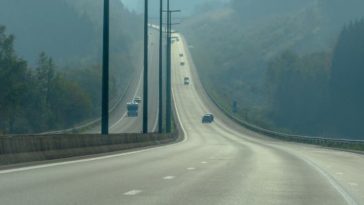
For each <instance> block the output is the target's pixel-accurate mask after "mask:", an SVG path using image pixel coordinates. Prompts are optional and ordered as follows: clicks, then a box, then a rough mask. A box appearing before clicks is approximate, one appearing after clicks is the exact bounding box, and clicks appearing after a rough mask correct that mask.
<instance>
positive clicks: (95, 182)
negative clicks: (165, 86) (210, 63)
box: [0, 36, 364, 205]
mask: <svg viewBox="0 0 364 205" xmlns="http://www.w3.org/2000/svg"><path fill="white" fill-rule="evenodd" d="M180 38H181V41H180V42H178V43H175V44H173V51H174V52H173V54H174V55H173V83H172V86H173V96H174V102H175V108H176V111H177V115H178V118H179V121H180V123H181V126H182V128H183V132H184V133H185V136H186V139H185V140H184V141H183V142H181V143H178V144H173V145H169V146H163V147H158V148H152V149H147V150H143V151H139V152H134V153H130V154H122V155H117V156H110V157H106V158H98V159H92V160H84V161H78V162H70V163H63V164H60V165H57V164H55V165H54V166H48V167H43V168H34V169H32V168H31V167H30V168H29V169H27V170H24V171H16V170H14V171H11V170H8V172H4V173H1V172H0V199H1V202H2V203H3V204H10V205H12V204H37V205H40V204H56V205H57V204H62V205H63V204H90V205H93V204H95V205H96V204H105V205H107V204H112V205H113V204H115V205H116V204H143V205H144V204H158V205H159V204H177V205H178V204H199V205H200V204H209V205H210V204H212V205H213V204H223V205H225V204H264V205H265V204H279V205H285V204H287V205H288V204H289V205H292V204H320V205H321V204H328V205H336V204H338V205H339V204H344V205H345V204H353V205H355V204H363V202H364V200H363V198H362V194H360V193H364V192H363V190H364V188H363V184H362V183H363V182H362V181H363V179H362V176H361V174H362V173H363V167H364V158H363V156H362V155H358V154H354V153H348V152H342V151H337V150H328V149H323V148H320V147H316V146H311V145H304V144H296V143H288V142H281V141H278V140H274V139H270V138H267V137H265V136H261V135H258V134H256V133H253V132H251V131H248V130H246V129H244V128H242V127H240V126H238V125H236V124H235V123H234V122H232V121H231V120H229V119H228V118H226V117H224V115H223V114H222V113H221V112H219V111H218V109H216V107H214V106H213V104H212V103H211V102H209V100H208V98H207V97H206V96H205V95H204V94H203V90H202V89H201V86H200V82H199V80H198V76H197V75H196V73H195V68H194V65H193V61H192V58H190V54H189V52H188V49H187V47H186V46H185V45H186V44H185V43H184V40H183V38H182V37H181V36H180ZM180 52H185V57H184V58H183V61H185V62H186V64H185V66H180V64H179V63H180V61H181V58H180V57H179V55H178V54H179V53H180ZM185 76H190V77H192V78H191V79H192V80H191V84H190V85H189V86H185V85H184V84H183V78H184V77H185ZM206 112H212V113H214V114H215V115H216V117H217V119H216V122H214V123H212V124H206V125H203V124H201V116H202V115H203V114H204V113H206ZM340 173H341V174H340ZM355 184H356V185H355Z"/></svg>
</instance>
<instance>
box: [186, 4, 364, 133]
mask: <svg viewBox="0 0 364 205" xmlns="http://www.w3.org/2000/svg"><path fill="white" fill-rule="evenodd" d="M363 6H364V2H358V1H355V0H350V1H345V2H344V1H340V0H335V1H331V0H330V1H329V0H309V1H299V0H294V1H292V0H277V1H274V2H272V1H269V0H254V1H253V0H235V1H232V2H231V4H230V5H227V6H225V7H221V8H218V9H212V10H209V11H207V12H204V13H202V14H199V15H195V16H193V17H191V18H190V19H189V20H187V21H186V22H184V25H183V27H181V29H182V30H183V32H184V33H185V34H186V37H187V39H188V40H189V43H190V44H191V45H193V49H192V53H193V55H194V57H195V61H196V64H197V67H198V69H199V72H200V74H201V75H200V76H201V77H202V81H203V84H204V86H205V87H206V88H207V89H208V90H209V92H210V95H211V96H213V97H214V98H215V100H216V101H217V102H218V103H220V104H221V105H222V106H223V107H224V108H225V109H226V110H228V111H231V105H232V102H233V101H234V100H236V101H238V104H239V112H238V113H237V114H236V115H237V117H239V118H241V119H242V120H246V121H249V122H251V123H254V124H257V125H259V126H262V127H266V128H269V129H279V130H282V131H285V132H291V133H299V134H310V135H321V134H323V133H326V130H322V129H321V130H320V128H322V127H323V126H320V125H317V126H315V128H313V129H310V127H312V126H310V125H309V124H307V123H311V124H312V123H313V122H317V121H315V120H311V118H312V117H314V116H307V118H306V119H305V120H306V122H307V123H306V124H300V122H299V120H298V121H297V122H296V121H295V119H293V118H292V115H283V114H282V115H280V116H275V115H274V113H276V111H277V110H275V108H276V107H275V106H276V105H277V103H276V102H278V101H277V100H280V99H277V98H279V97H280V95H278V93H276V90H274V89H273V90H272V89H271V88H274V87H276V85H274V82H273V81H271V80H270V73H272V69H277V67H274V66H273V67H272V66H270V65H271V63H272V61H275V60H277V58H279V56H281V55H284V53H286V52H287V51H289V52H291V53H294V55H297V56H298V58H301V57H302V60H297V62H298V64H297V65H300V64H302V63H306V64H308V67H306V68H305V67H298V68H297V69H298V70H299V69H304V70H303V71H302V73H304V72H313V73H317V76H323V75H324V76H325V75H326V76H325V77H323V78H324V79H322V81H325V80H326V79H327V78H328V75H330V73H329V72H327V69H329V68H328V66H329V64H330V63H328V64H327V62H328V61H330V56H331V53H332V52H333V49H334V48H335V46H336V42H337V39H338V36H339V33H340V31H341V30H342V28H343V27H344V26H345V25H347V24H349V23H350V22H351V21H354V20H357V19H360V18H361V17H363V16H364V15H363V10H364V9H362V8H364V7H363ZM293 57H294V56H293ZM310 58H312V59H316V60H313V62H314V63H312V62H310ZM320 65H325V66H320ZM300 72H301V71H300ZM287 76H289V75H286V77H287ZM311 76H312V75H311ZM280 77H283V76H280ZM312 79H313V78H312ZM317 79H319V78H317ZM281 80H282V79H281ZM313 80H314V79H313ZM277 82H278V81H277ZM287 82H288V81H287ZM289 82H291V83H294V81H289ZM301 82H303V81H301ZM325 82H327V81H325ZM305 83H308V82H306V81H305ZM316 85H317V86H323V84H321V83H318V84H316ZM297 86H299V85H297ZM302 86H303V85H302ZM310 89H311V88H310ZM319 90H320V89H315V88H314V87H312V91H313V92H315V91H317V92H319ZM320 94H322V93H320ZM320 94H319V93H316V96H319V95H320ZM307 96H310V95H307ZM298 99H299V98H298ZM298 99H297V100H298ZM301 100H302V99H301ZM318 100H319V99H318ZM297 105H299V104H297ZM310 106H311V105H310ZM313 106H314V105H313ZM282 107H283V108H284V106H282ZM282 107H280V109H278V111H280V112H279V113H284V112H283V111H282V109H283V108H282ZM311 108H312V106H311V107H307V109H311ZM292 109H303V110H302V112H303V113H308V112H305V108H302V107H294V106H293V107H292ZM306 111H307V110H306ZM273 112H274V113H273ZM286 113H287V112H286ZM296 117H297V116H296Z"/></svg>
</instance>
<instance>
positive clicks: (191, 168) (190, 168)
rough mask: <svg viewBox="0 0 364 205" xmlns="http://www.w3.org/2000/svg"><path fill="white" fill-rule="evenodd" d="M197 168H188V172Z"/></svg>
mask: <svg viewBox="0 0 364 205" xmlns="http://www.w3.org/2000/svg"><path fill="white" fill-rule="evenodd" d="M195 169H196V168H194V167H188V168H187V170H195Z"/></svg>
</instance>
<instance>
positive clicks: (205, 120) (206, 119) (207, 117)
mask: <svg viewBox="0 0 364 205" xmlns="http://www.w3.org/2000/svg"><path fill="white" fill-rule="evenodd" d="M213 121H214V115H213V114H211V113H208V114H205V115H204V116H202V123H203V124H208V123H212V122H213Z"/></svg>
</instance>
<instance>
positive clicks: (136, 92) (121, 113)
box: [85, 29, 159, 133]
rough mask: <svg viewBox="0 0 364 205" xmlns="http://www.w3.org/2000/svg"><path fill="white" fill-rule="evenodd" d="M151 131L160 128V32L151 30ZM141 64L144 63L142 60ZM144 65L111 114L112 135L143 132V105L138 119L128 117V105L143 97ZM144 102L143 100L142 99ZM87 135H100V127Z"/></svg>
mask: <svg viewBox="0 0 364 205" xmlns="http://www.w3.org/2000/svg"><path fill="white" fill-rule="evenodd" d="M149 36H150V37H149V59H150V60H149V76H148V77H149V116H148V120H149V124H148V127H149V131H150V132H155V131H157V128H158V126H157V125H158V124H157V123H158V118H157V117H158V112H159V111H158V69H159V67H158V65H159V64H158V59H159V57H158V54H159V53H158V50H159V48H158V44H159V32H158V31H156V30H155V29H150V35H149ZM141 62H143V61H142V60H141ZM142 66H143V65H142V63H140V66H139V67H138V68H139V69H138V70H136V71H135V75H132V76H134V77H135V78H136V80H132V81H131V83H130V85H129V88H128V89H127V91H126V93H125V95H124V96H123V98H122V99H121V101H120V103H119V104H118V105H117V107H116V108H115V110H114V111H113V112H111V113H110V124H109V130H110V133H140V132H141V130H142V118H143V112H142V111H143V103H140V104H139V115H138V117H128V116H127V109H126V104H127V103H128V102H130V101H132V100H133V98H134V97H142V96H143V73H142ZM142 100H143V99H142ZM85 133H100V125H98V127H94V128H91V129H90V130H86V131H85Z"/></svg>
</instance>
